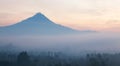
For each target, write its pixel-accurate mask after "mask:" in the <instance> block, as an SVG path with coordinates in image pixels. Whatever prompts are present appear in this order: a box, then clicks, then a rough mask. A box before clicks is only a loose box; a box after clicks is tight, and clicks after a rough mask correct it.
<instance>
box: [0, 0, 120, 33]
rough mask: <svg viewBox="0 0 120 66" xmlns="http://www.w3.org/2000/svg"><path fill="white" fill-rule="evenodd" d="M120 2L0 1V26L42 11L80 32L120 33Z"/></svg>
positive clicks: (71, 0) (88, 0)
mask: <svg viewBox="0 0 120 66" xmlns="http://www.w3.org/2000/svg"><path fill="white" fill-rule="evenodd" d="M119 3H120V0H0V9H1V10H0V26H6V25H10V24H14V23H17V22H19V21H21V20H24V19H26V18H28V17H31V16H32V15H34V14H35V13H37V12H41V13H43V14H44V15H46V16H47V17H48V18H49V19H51V20H52V21H54V22H55V23H58V24H62V25H64V26H68V27H71V28H74V29H78V30H87V29H90V30H97V31H111V32H120V4H119Z"/></svg>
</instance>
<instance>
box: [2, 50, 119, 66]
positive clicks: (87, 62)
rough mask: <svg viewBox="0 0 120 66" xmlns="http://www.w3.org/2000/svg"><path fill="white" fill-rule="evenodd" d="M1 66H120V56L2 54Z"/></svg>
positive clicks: (44, 53) (95, 54) (45, 53)
mask: <svg viewBox="0 0 120 66" xmlns="http://www.w3.org/2000/svg"><path fill="white" fill-rule="evenodd" d="M0 66H120V54H107V53H106V54H99V53H91V54H86V55H85V56H70V55H65V54H63V53H60V52H43V53H40V54H32V53H31V54H30V53H28V52H26V51H23V52H20V53H16V54H14V53H6V52H0Z"/></svg>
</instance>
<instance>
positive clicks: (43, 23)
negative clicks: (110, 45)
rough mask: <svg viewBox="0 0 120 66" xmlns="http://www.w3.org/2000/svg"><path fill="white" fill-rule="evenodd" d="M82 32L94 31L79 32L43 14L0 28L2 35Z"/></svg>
mask: <svg viewBox="0 0 120 66" xmlns="http://www.w3.org/2000/svg"><path fill="white" fill-rule="evenodd" d="M81 32H94V31H78V30H74V29H71V28H68V27H65V26H62V25H59V24H56V23H54V22H52V21H51V20H49V19H48V18H47V17H46V16H44V15H43V14H41V13H36V14H35V15H34V16H32V17H30V18H28V19H25V20H23V21H21V22H19V23H16V24H13V25H10V26H6V27H0V35H2V36H3V35H6V36H9V35H58V34H76V33H77V34H78V33H81Z"/></svg>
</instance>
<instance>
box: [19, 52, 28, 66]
mask: <svg viewBox="0 0 120 66" xmlns="http://www.w3.org/2000/svg"><path fill="white" fill-rule="evenodd" d="M17 64H18V66H29V65H30V57H29V56H28V54H27V52H21V53H20V54H19V55H18V56H17Z"/></svg>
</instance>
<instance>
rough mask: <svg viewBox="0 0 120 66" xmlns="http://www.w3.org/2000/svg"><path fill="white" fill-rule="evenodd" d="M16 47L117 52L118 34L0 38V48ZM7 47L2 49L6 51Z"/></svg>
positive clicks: (119, 43) (44, 49)
mask: <svg viewBox="0 0 120 66" xmlns="http://www.w3.org/2000/svg"><path fill="white" fill-rule="evenodd" d="M11 45H12V46H14V47H17V48H19V49H21V50H32V51H60V52H68V53H69V52H72V53H73V52H74V53H79V52H90V51H94V52H119V51H120V34H116V33H91V34H80V35H59V36H12V37H10V36H9V37H0V46H1V48H3V47H4V46H8V47H11ZM8 47H4V49H7V48H8Z"/></svg>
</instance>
